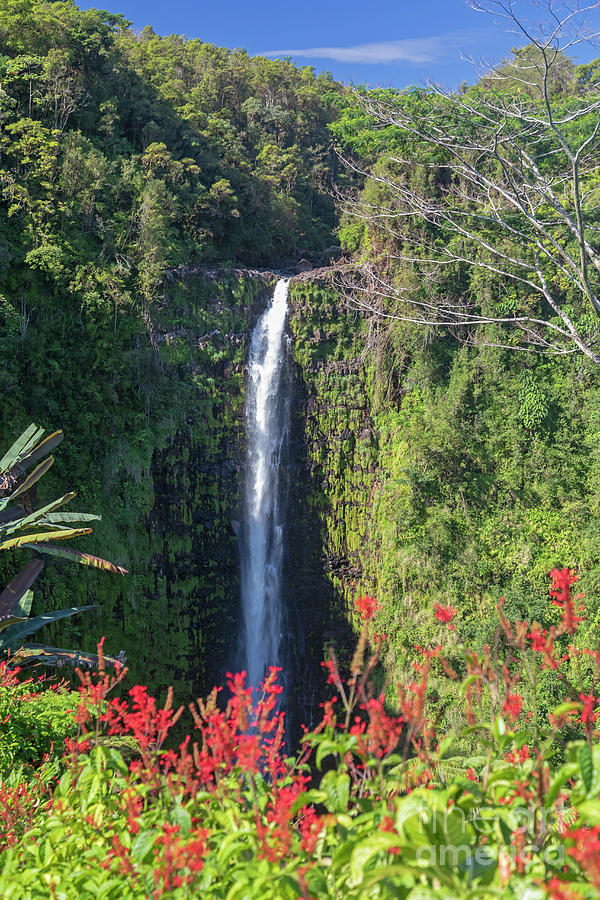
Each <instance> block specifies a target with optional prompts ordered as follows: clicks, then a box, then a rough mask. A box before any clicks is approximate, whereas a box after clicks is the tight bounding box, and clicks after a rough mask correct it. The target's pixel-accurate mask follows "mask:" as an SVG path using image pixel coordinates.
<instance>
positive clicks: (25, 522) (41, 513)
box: [8, 491, 76, 534]
mask: <svg viewBox="0 0 600 900" xmlns="http://www.w3.org/2000/svg"><path fill="white" fill-rule="evenodd" d="M75 496H76V494H75V492H74V491H71V492H70V493H68V494H65V495H64V496H63V497H60V498H59V499H58V500H54V501H53V502H52V503H48V505H47V506H42V507H41V509H36V510H35V511H34V512H32V513H29V515H28V516H25V517H24V518H23V519H21V520H20V521H18V522H14V523H13V524H12V525H11V527H10V528H9V529H8V533H9V534H10V533H11V532H13V531H16V530H17V528H26V527H28V526H29V525H32V524H33V523H34V522H40V521H41V520H42V519H43V518H44V517H45V516H46V514H47V513H52V512H53V511H54V510H55V509H59V508H60V507H61V506H63V505H64V504H65V503H68V502H69V501H70V500H72V499H73V497H75Z"/></svg>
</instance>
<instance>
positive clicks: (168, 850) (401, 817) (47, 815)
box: [0, 569, 600, 900]
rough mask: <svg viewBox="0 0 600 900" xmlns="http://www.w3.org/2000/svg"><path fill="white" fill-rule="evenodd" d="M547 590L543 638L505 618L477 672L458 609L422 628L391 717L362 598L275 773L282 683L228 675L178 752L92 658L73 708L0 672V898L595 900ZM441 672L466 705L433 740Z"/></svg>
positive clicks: (71, 699)
mask: <svg viewBox="0 0 600 900" xmlns="http://www.w3.org/2000/svg"><path fill="white" fill-rule="evenodd" d="M551 577H552V584H551V590H550V594H551V597H552V598H553V599H552V602H553V603H554V604H555V606H556V607H558V610H557V617H558V621H557V624H556V625H555V626H554V627H552V628H551V629H550V630H547V629H542V628H541V626H540V625H539V624H538V623H536V622H530V621H525V620H523V621H518V622H511V621H509V619H507V618H506V616H505V615H504V614H503V612H502V609H501V607H500V609H499V620H500V621H499V625H498V626H497V630H496V639H495V642H494V646H493V648H490V647H487V648H485V649H484V651H483V653H481V654H480V653H478V652H474V651H472V650H470V649H468V648H467V647H465V645H464V644H463V643H462V636H461V624H460V617H459V616H458V613H457V610H456V609H455V608H453V607H451V606H442V605H437V606H436V607H435V609H434V610H432V611H430V615H431V616H432V618H433V617H434V615H435V619H436V620H437V623H438V626H437V627H438V629H440V630H442V633H441V634H440V633H439V632H438V638H439V644H438V645H437V646H436V647H432V648H421V649H420V653H419V657H418V658H417V660H416V661H415V664H414V670H415V671H414V675H413V677H412V680H409V681H406V682H405V683H404V684H403V685H402V701H401V706H400V712H399V714H397V715H390V714H389V713H388V712H386V710H385V706H384V704H385V697H384V693H383V692H381V693H378V692H377V691H374V689H373V686H372V685H371V684H370V677H371V675H372V673H373V670H374V667H375V666H376V665H377V659H378V656H379V651H380V649H381V646H382V643H385V640H386V639H385V637H382V636H381V635H378V634H377V633H376V628H377V627H378V626H377V617H378V614H379V606H378V603H377V602H376V600H375V599H374V598H372V597H369V596H365V597H361V598H358V599H357V601H356V612H357V614H358V616H359V618H360V619H361V620H362V622H363V625H362V630H361V635H360V638H359V642H358V645H357V648H356V651H355V654H354V657H353V659H352V663H351V666H350V670H349V672H348V674H347V676H344V674H343V673H341V672H340V670H339V668H338V664H337V661H336V659H335V656H332V657H331V658H330V659H329V660H328V662H327V664H326V666H325V668H326V670H327V672H328V682H329V684H330V685H331V686H332V688H331V690H332V691H333V692H334V693H333V694H332V695H331V696H330V697H329V699H327V700H326V701H325V702H324V704H323V717H322V720H321V722H320V723H319V725H318V726H317V727H316V728H315V729H314V730H313V731H312V732H310V733H307V734H306V735H305V737H304V739H303V743H302V748H301V750H300V752H299V754H298V755H297V756H296V757H286V756H285V742H284V740H283V734H284V721H283V714H282V713H281V712H280V711H278V710H277V699H278V696H279V692H280V691H281V688H280V687H279V686H278V683H277V679H278V675H279V672H278V670H277V669H271V670H270V672H269V674H268V675H267V677H266V678H265V681H264V684H263V685H262V689H261V691H260V695H259V696H254V697H253V696H252V692H251V690H249V689H247V688H246V686H245V683H244V675H243V674H239V675H229V676H228V687H229V691H230V698H229V700H228V703H227V706H226V708H224V709H223V708H219V705H218V704H217V690H216V689H215V691H213V693H212V694H211V695H210V696H209V697H208V698H206V699H205V700H199V701H198V702H197V703H195V704H192V705H191V712H192V716H193V720H194V724H195V728H196V730H195V731H194V732H193V737H192V738H189V737H188V738H186V739H185V740H184V741H183V742H182V743H181V745H180V747H179V748H178V750H174V749H168V750H165V749H163V744H164V742H165V740H166V739H168V736H169V732H170V730H171V729H172V727H173V724H174V723H175V722H176V721H177V720H178V719H179V718H180V716H181V714H182V711H183V710H182V708H180V709H178V710H175V709H174V708H173V706H172V703H173V697H172V694H169V696H168V698H167V701H166V703H165V705H164V707H163V708H161V707H159V706H158V705H157V703H156V701H155V700H154V698H153V697H151V696H150V695H149V694H148V692H147V690H146V688H145V687H141V686H139V685H138V686H135V687H133V688H131V689H130V691H129V699H128V700H124V699H119V698H118V697H112V698H111V697H110V696H109V695H110V694H111V692H113V691H114V689H115V688H117V687H118V685H119V683H120V682H121V681H122V678H123V676H124V675H125V672H124V671H119V670H118V668H117V672H116V674H115V675H109V674H108V673H107V672H106V671H105V669H104V665H103V662H102V645H99V648H98V653H99V657H100V666H99V671H98V672H97V673H94V674H90V673H89V672H86V673H82V672H80V673H79V674H80V681H81V684H80V688H79V694H76V693H69V692H65V689H64V686H62V685H60V684H58V685H57V684H51V685H50V686H44V685H43V684H39V683H36V682H35V681H31V680H30V681H29V682H25V683H20V682H19V680H18V675H17V673H15V672H9V671H8V670H7V669H6V667H5V664H2V669H1V671H0V677H1V683H0V711H2V712H3V713H4V712H8V718H7V721H8V725H6V722H5V724H4V726H3V729H4V738H5V747H6V749H5V750H4V752H3V753H2V755H0V768H1V771H2V774H3V779H4V780H3V783H2V788H1V789H0V846H1V847H2V851H3V852H2V868H1V871H0V887H1V888H2V893H3V896H5V897H7V898H11V897H12V898H19V900H21V898H31V900H34V898H40V900H42V898H47V897H49V896H50V897H53V898H57V900H58V898H60V900H71V898H82V900H84V898H88V897H89V898H92V897H94V898H96V897H104V898H115V900H117V898H118V900H121V898H140V900H141V898H148V897H152V898H159V897H172V898H182V900H183V898H185V897H189V896H195V895H202V896H210V897H214V898H217V897H222V898H230V900H235V898H237V900H259V898H260V900H282V898H285V900H287V898H289V900H297V898H303V900H310V898H315V897H319V898H332V900H334V898H335V900H341V898H349V900H350V898H356V900H359V898H367V897H370V898H388V897H397V898H407V900H417V898H419V900H463V898H464V900H467V898H472V900H476V898H477V900H483V898H487V897H490V898H492V897H495V898H503V900H509V898H510V900H512V898H515V900H517V898H521V900H522V898H528V900H545V898H550V900H582V898H590V900H592V898H594V897H597V896H598V889H600V877H599V873H598V856H597V854H598V844H599V839H600V838H599V828H600V826H599V825H598V817H599V801H598V785H599V783H600V780H599V771H600V769H599V766H600V745H599V744H598V730H597V719H598V714H597V711H596V705H597V703H598V697H597V692H598V686H599V675H600V673H599V669H598V665H599V662H598V651H597V649H596V646H593V647H587V646H586V647H584V648H582V649H581V650H575V649H574V648H570V649H568V645H569V644H570V642H571V641H572V640H573V639H574V637H575V635H576V632H577V630H578V628H579V625H580V622H581V615H580V613H581V608H580V602H579V601H580V599H581V596H580V595H579V596H573V593H572V588H573V584H574V582H576V581H577V578H576V576H574V574H573V573H572V572H571V571H570V570H568V569H561V570H558V569H555V570H553V572H552V573H551ZM440 623H441V624H440ZM443 629H445V630H446V633H445V634H444V633H443ZM563 651H564V652H563ZM434 670H437V671H438V672H439V673H441V674H442V676H443V677H445V678H447V679H448V680H449V681H450V682H452V683H453V685H454V688H455V690H457V689H458V690H459V693H460V695H461V697H462V699H463V701H464V710H462V704H460V705H459V706H457V711H458V710H459V709H460V710H461V711H462V714H463V716H464V721H463V724H462V725H459V726H458V727H457V728H456V729H453V730H446V731H445V733H444V734H443V736H442V735H438V728H437V724H436V720H435V713H434V714H433V715H432V714H431V710H430V704H429V702H428V693H429V691H428V685H429V681H430V677H431V675H432V673H433V671H434ZM540 679H543V680H544V681H545V682H546V683H547V686H548V687H549V689H550V696H551V697H552V702H551V703H550V704H549V705H547V704H546V703H545V702H544V701H543V700H542V698H541V697H540V695H539V693H538V686H539V683H540ZM69 706H70V714H68V715H67V716H66V717H65V715H64V710H66V709H67V708H68V707H69ZM59 710H63V714H62V716H61V718H60V720H59V721H57V713H58V712H59ZM24 711H25V715H26V716H28V719H29V722H30V731H29V734H28V735H27V736H24V735H23V734H22V731H21V728H22V721H23V718H24ZM118 740H121V742H123V741H125V740H128V741H129V752H130V755H131V754H133V757H134V758H133V760H132V761H131V763H130V765H129V766H128V765H127V764H126V762H125V759H124V756H123V750H122V749H118V748H117V746H115V743H116V742H117V741H118ZM15 744H16V749H15Z"/></svg>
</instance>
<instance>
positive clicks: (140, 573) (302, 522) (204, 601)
mask: <svg viewBox="0 0 600 900" xmlns="http://www.w3.org/2000/svg"><path fill="white" fill-rule="evenodd" d="M326 274H327V273H326V272H325V273H324V272H318V273H314V275H315V277H314V280H312V281H311V279H310V275H307V274H303V275H302V276H297V277H296V278H294V280H293V283H292V288H291V292H290V305H291V314H290V320H289V326H288V327H289V332H290V336H291V339H292V341H293V372H292V378H293V385H294V387H293V394H294V396H293V404H292V407H293V426H292V441H291V446H290V461H291V472H292V477H291V482H290V496H289V504H288V508H289V536H290V540H289V544H288V557H287V560H286V572H287V573H288V575H287V583H286V595H287V605H288V609H289V616H288V622H287V628H286V638H285V645H286V650H287V659H288V661H289V666H290V670H291V671H290V673H289V676H288V677H289V680H290V683H291V684H293V688H292V696H291V698H290V699H291V706H292V707H293V708H294V709H295V711H296V715H295V718H296V724H298V723H299V721H300V720H302V721H305V722H308V721H310V719H311V718H312V716H313V714H314V713H315V702H316V700H315V697H316V694H317V682H318V673H319V671H320V667H319V663H320V661H321V660H322V658H323V646H324V643H327V642H333V643H334V644H336V645H337V646H338V648H341V649H342V651H343V648H344V646H345V644H346V642H347V637H348V624H347V622H348V616H347V607H348V606H349V601H350V600H351V598H353V596H354V595H355V593H356V591H357V590H358V589H359V587H360V586H361V584H362V583H363V582H365V576H364V575H363V567H362V566H363V563H362V561H363V559H364V558H365V545H366V542H367V538H368V519H369V516H368V513H369V505H370V497H371V492H372V488H373V484H374V479H375V465H376V455H377V446H376V438H375V436H374V430H373V422H372V418H371V411H370V405H369V399H368V398H369V391H370V387H369V379H368V375H367V374H366V370H365V367H364V365H363V364H362V361H361V358H360V347H361V343H362V341H361V336H360V333H359V332H360V327H361V325H360V321H359V320H358V319H357V318H356V317H355V316H354V314H351V313H349V312H348V311H346V310H344V309H343V308H341V307H340V305H339V303H338V302H337V299H336V297H335V294H334V292H333V291H332V289H331V287H330V286H328V285H327V280H326V277H325V276H326ZM276 277H277V276H276V275H275V274H274V273H271V272H259V271H248V270H223V269H209V268H206V267H204V268H203V269H202V270H197V271H196V270H194V271H192V270H177V271H175V272H172V273H171V274H170V277H169V278H168V279H167V280H166V281H165V285H164V291H163V294H162V296H161V297H160V299H157V300H156V302H155V303H154V305H153V306H152V308H147V309H142V310H141V311H140V314H139V318H138V319H137V320H136V321H135V322H134V320H133V316H134V313H133V312H131V313H129V315H130V316H131V320H130V321H128V322H126V323H125V325H127V327H125V326H124V325H123V324H122V323H121V322H120V321H119V323H118V327H117V325H116V324H115V326H114V329H113V327H112V326H113V323H112V321H111V322H107V323H106V341H107V342H109V341H111V342H112V346H111V353H112V354H113V359H114V361H115V362H114V363H113V368H114V369H115V372H114V387H113V394H114V396H112V395H111V397H110V398H109V400H108V401H107V402H106V403H105V404H104V405H102V406H101V405H99V406H97V407H93V408H90V409H89V410H88V412H87V418H86V419H83V420H82V417H81V416H80V415H79V414H73V413H72V412H69V410H71V408H72V407H71V403H70V400H69V396H70V395H69V393H68V392H69V391H71V392H73V407H76V399H77V398H76V396H75V393H74V392H75V390H76V386H75V385H74V384H73V383H72V381H71V380H70V379H65V383H64V384H63V385H62V386H61V391H62V393H63V395H65V392H67V393H66V395H65V402H64V407H65V409H66V413H65V415H64V417H63V418H61V419H60V420H55V418H54V417H52V419H51V421H48V420H49V416H48V409H47V407H48V403H47V396H46V395H45V394H44V393H43V392H42V388H41V384H40V388H39V390H34V391H32V392H31V394H30V396H31V397H33V398H35V397H37V398H38V399H37V402H33V401H31V400H30V401H29V403H28V404H27V409H26V410H25V411H24V413H23V417H24V418H25V417H27V418H31V419H36V420H38V421H40V419H41V421H42V422H43V423H44V424H46V421H48V425H49V426H54V427H57V426H63V427H64V429H65V431H66V433H67V438H68V444H66V445H65V448H66V452H65V453H64V454H63V453H62V451H61V452H59V453H58V454H57V464H56V466H55V470H56V471H55V473H54V474H53V476H52V479H53V480H50V481H49V483H48V484H47V485H46V486H45V488H46V490H47V491H48V493H49V494H50V495H54V494H56V493H57V491H59V490H64V489H65V488H67V487H71V486H72V485H73V486H74V487H76V488H77V489H78V490H79V492H80V497H82V498H83V500H82V503H81V504H80V505H81V507H82V508H84V507H85V508H88V509H90V510H94V511H97V512H101V513H102V514H103V522H102V523H101V524H100V525H99V527H98V528H97V529H96V534H95V535H94V536H93V538H92V539H91V540H90V542H88V547H90V549H93V550H94V551H96V552H98V553H101V554H102V555H105V556H108V557H110V558H112V559H114V560H115V561H117V562H119V563H121V564H123V565H125V566H126V567H127V568H128V569H129V571H130V575H129V576H127V577H126V578H124V579H119V578H111V577H109V576H106V575H102V574H99V573H95V572H94V573H92V572H87V571H85V570H79V569H77V568H75V569H74V568H73V567H68V566H60V565H58V566H55V567H49V569H48V571H47V573H46V574H45V576H44V579H43V583H42V584H41V586H40V592H38V594H37V595H36V603H37V610H38V611H41V610H42V609H44V608H53V607H55V606H58V605H73V603H78V604H80V603H86V602H97V603H98V604H99V611H98V613H94V614H91V615H88V616H86V617H82V618H81V619H80V620H79V621H76V620H73V621H72V622H69V623H67V624H66V625H64V627H57V628H56V629H55V630H54V633H52V632H51V630H50V629H48V634H47V635H45V639H46V640H47V641H48V642H50V641H52V642H56V643H58V644H60V645H69V644H70V645H73V646H81V647H84V648H85V649H93V647H94V644H95V642H96V641H97V640H98V639H99V637H100V636H101V635H105V636H106V647H107V649H108V650H109V652H111V653H117V652H118V651H119V650H124V651H125V652H126V654H127V656H128V660H129V664H130V668H131V677H132V679H134V680H135V681H139V682H141V683H146V684H147V685H148V686H149V688H150V689H152V690H155V691H161V690H163V689H166V687H167V686H168V684H171V683H172V684H173V685H174V687H175V690H176V694H177V696H178V697H179V699H180V700H181V701H185V700H186V699H189V698H191V697H194V696H197V695H198V694H199V693H202V692H204V691H206V690H208V689H210V687H211V686H212V685H213V684H214V683H215V682H216V681H219V680H222V678H223V675H224V672H225V671H226V670H227V669H228V668H229V667H232V666H233V665H235V658H234V657H235V649H236V644H237V638H238V634H239V560H238V544H237V536H236V522H237V519H238V518H239V498H240V472H241V467H242V463H243V459H244V421H243V402H244V369H245V361H246V358H247V352H248V341H249V337H250V334H251V332H252V329H253V327H254V324H255V323H256V320H257V318H258V316H259V315H260V313H261V312H262V311H263V309H264V307H265V305H266V303H267V301H268V298H269V296H270V294H271V290H272V287H273V285H274V283H275V280H276ZM66 314H67V315H68V314H69V311H68V310H67V312H66ZM115 321H116V320H115ZM40 327H41V326H40ZM33 337H34V338H35V337H36V334H35V333H34V335H33ZM39 337H40V340H44V339H47V336H44V335H43V334H42V333H41V331H40V335H39ZM103 339H104V338H103ZM98 340H99V337H98V333H97V329H96V330H94V329H92V328H91V327H90V328H88V329H86V330H84V331H83V333H81V336H80V337H79V341H80V343H81V346H82V348H83V349H82V352H84V353H85V354H88V355H90V354H92V353H94V352H95V344H96V343H97V342H98ZM86 348H87V349H86ZM121 365H122V372H120V373H119V371H118V367H119V366H121ZM98 377H99V379H100V380H101V383H102V385H104V384H105V383H106V380H107V375H100V374H99V376H98ZM9 427H10V423H7V429H8V428H9ZM13 430H16V428H15V429H13ZM90 431H91V434H90ZM75 458H76V459H77V465H76V466H75V467H74V466H73V465H72V462H73V459H75ZM41 499H44V498H43V497H42V498H41ZM85 549H87V547H86V548H85ZM10 568H11V566H10V564H9V565H8V566H6V567H5V569H6V574H8V571H9V570H10Z"/></svg>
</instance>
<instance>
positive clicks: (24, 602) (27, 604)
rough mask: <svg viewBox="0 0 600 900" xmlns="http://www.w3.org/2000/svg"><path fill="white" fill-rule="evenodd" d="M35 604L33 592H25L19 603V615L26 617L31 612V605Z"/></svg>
mask: <svg viewBox="0 0 600 900" xmlns="http://www.w3.org/2000/svg"><path fill="white" fill-rule="evenodd" d="M32 603H33V591H25V593H24V594H23V596H22V597H21V601H20V603H19V615H21V616H23V617H25V616H28V615H29V613H30V612H31V604H32Z"/></svg>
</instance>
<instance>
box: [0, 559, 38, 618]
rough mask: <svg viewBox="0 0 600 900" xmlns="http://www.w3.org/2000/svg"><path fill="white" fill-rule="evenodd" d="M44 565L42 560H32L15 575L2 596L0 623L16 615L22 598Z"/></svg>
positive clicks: (0, 597) (0, 595) (0, 598)
mask: <svg viewBox="0 0 600 900" xmlns="http://www.w3.org/2000/svg"><path fill="white" fill-rule="evenodd" d="M43 568H44V563H43V561H42V560H41V559H32V560H31V562H28V563H27V565H26V566H24V568H22V569H21V571H20V572H19V573H18V575H15V577H14V578H13V579H12V581H10V582H9V583H8V584H7V585H6V587H5V588H4V590H3V591H2V593H1V594H0V621H1V620H2V619H4V618H5V617H6V616H11V615H16V614H17V613H18V611H19V605H20V603H21V600H22V598H23V597H24V595H25V594H26V592H27V591H28V590H29V588H30V587H31V585H32V584H33V582H34V581H35V579H36V578H37V577H38V575H39V574H40V572H41V571H42V569H43Z"/></svg>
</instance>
